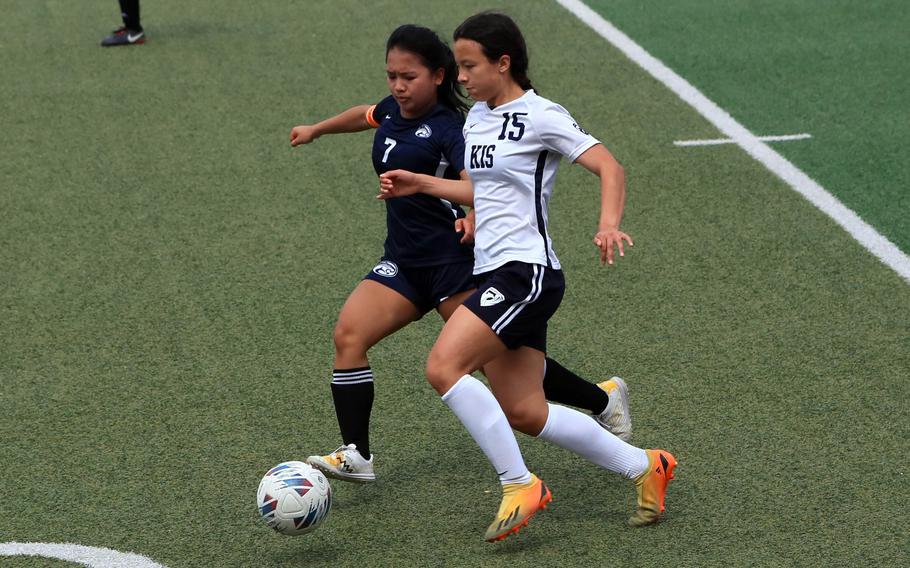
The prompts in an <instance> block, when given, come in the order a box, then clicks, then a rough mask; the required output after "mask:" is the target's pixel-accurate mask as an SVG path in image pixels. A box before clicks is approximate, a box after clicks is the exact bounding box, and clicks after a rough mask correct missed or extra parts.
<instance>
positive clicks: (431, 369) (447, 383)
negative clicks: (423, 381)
mask: <svg viewBox="0 0 910 568" xmlns="http://www.w3.org/2000/svg"><path fill="white" fill-rule="evenodd" d="M426 373H427V382H428V383H430V386H432V387H433V388H434V389H436V392H437V393H438V394H439V396H442V395H444V394H445V393H447V392H449V389H450V388H452V387H453V386H454V385H455V383H457V382H458V381H459V379H461V377H463V376H464V375H465V374H466V373H465V372H461V371H459V369H457V368H456V367H455V366H454V365H452V363H451V361H449V360H447V358H445V357H442V356H440V355H439V354H438V353H437V352H436V351H435V350H433V351H431V352H430V356H429V357H428V358H427V368H426Z"/></svg>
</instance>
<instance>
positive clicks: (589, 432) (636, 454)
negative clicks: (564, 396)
mask: <svg viewBox="0 0 910 568" xmlns="http://www.w3.org/2000/svg"><path fill="white" fill-rule="evenodd" d="M547 406H548V407H549V408H550V414H549V416H547V423H546V424H544V427H543V430H541V431H540V434H538V435H537V437H538V438H543V439H544V440H547V441H550V442H553V443H554V444H556V445H558V446H562V447H563V448H566V449H567V450H571V451H573V452H575V453H576V454H578V455H580V456H581V457H583V458H585V459H586V460H589V461H592V462H594V463H596V464H597V465H599V466H600V467H603V468H606V469H608V470H610V471H615V472H616V473H618V474H620V475H622V476H623V477H627V478H629V479H632V478H635V477H638V476H639V475H641V474H643V473H644V472H645V470H647V469H648V453H647V452H645V451H644V450H642V449H641V448H636V447H635V446H633V445H631V444H627V443H625V442H623V441H622V440H620V439H619V438H617V437H616V436H614V435H613V434H611V433H609V432H607V431H606V430H604V429H603V428H601V427H600V425H598V424H597V422H595V421H594V419H593V418H591V417H590V416H587V415H585V414H582V413H581V412H578V411H577V410H572V409H571V408H566V407H565V406H559V405H556V404H547Z"/></svg>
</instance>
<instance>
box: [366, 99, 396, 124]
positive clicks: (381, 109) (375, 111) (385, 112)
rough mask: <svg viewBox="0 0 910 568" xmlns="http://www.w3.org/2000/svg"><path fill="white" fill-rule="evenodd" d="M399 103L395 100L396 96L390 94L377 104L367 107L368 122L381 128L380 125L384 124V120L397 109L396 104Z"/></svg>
mask: <svg viewBox="0 0 910 568" xmlns="http://www.w3.org/2000/svg"><path fill="white" fill-rule="evenodd" d="M397 104H398V103H396V102H395V98H394V97H392V96H391V95H389V96H388V97H386V98H384V99H382V100H381V101H379V102H378V103H376V104H375V105H372V106H371V107H370V108H368V109H367V115H366V119H367V123H369V125H370V126H372V127H373V128H379V125H380V124H382V121H383V120H385V119H386V118H388V117H389V115H391V114H392V111H393V110H394V109H395V106H396V105H397Z"/></svg>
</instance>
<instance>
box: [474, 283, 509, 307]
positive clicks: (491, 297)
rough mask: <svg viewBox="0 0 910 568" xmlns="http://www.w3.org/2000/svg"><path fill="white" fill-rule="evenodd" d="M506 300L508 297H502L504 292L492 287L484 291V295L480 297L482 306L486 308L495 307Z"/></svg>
mask: <svg viewBox="0 0 910 568" xmlns="http://www.w3.org/2000/svg"><path fill="white" fill-rule="evenodd" d="M505 299H506V297H505V296H503V295H502V292H500V291H499V290H497V289H496V288H492V287H490V288H487V289H486V290H484V291H483V295H482V296H481V297H480V305H481V306H483V307H485V308H486V307H489V306H495V305H496V304H498V303H499V302H502V301H503V300H505Z"/></svg>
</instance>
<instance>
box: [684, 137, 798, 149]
mask: <svg viewBox="0 0 910 568" xmlns="http://www.w3.org/2000/svg"><path fill="white" fill-rule="evenodd" d="M807 138H812V135H811V134H784V135H783V136H759V137H758V139H759V140H761V141H762V142H789V141H790V140H805V139H807ZM719 144H736V140H731V139H730V138H717V139H712V140H674V141H673V145H674V146H717V145H719Z"/></svg>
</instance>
